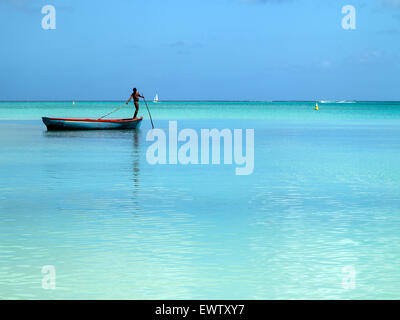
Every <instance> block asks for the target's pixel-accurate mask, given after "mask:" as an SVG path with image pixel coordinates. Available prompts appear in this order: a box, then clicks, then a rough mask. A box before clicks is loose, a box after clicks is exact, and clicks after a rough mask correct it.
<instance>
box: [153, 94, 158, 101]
mask: <svg viewBox="0 0 400 320" xmlns="http://www.w3.org/2000/svg"><path fill="white" fill-rule="evenodd" d="M153 102H159V101H158V93H156V96H155V97H154V100H153Z"/></svg>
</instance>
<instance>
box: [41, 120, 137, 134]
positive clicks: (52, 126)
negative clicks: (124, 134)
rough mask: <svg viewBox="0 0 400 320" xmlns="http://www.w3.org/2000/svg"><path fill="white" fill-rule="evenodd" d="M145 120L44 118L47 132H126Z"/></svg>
mask: <svg viewBox="0 0 400 320" xmlns="http://www.w3.org/2000/svg"><path fill="white" fill-rule="evenodd" d="M142 120H143V118H142V117H141V118H136V119H115V120H95V119H64V118H47V117H43V118H42V121H43V123H44V124H45V125H46V127H47V130H49V131H55V130H112V129H114V130H126V129H138V128H139V127H140V124H141V122H142Z"/></svg>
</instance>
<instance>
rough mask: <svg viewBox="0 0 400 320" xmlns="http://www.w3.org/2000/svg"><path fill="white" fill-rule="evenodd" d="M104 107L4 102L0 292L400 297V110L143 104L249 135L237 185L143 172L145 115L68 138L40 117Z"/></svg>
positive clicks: (207, 176)
mask: <svg viewBox="0 0 400 320" xmlns="http://www.w3.org/2000/svg"><path fill="white" fill-rule="evenodd" d="M114 105H115V107H117V106H118V103H115V102H114V103H113V102H106V103H99V102H92V103H90V102H85V103H80V102H78V103H76V104H75V105H72V103H71V102H64V103H51V102H46V103H37V102H35V103H33V102H31V103H10V102H3V103H0V119H3V120H2V121H0V219H1V224H0V298H3V299H4V298H19V299H30V298H39V299H60V298H68V299H76V298H83V299H86V298H87V299H97V298H102V299H103V298H111V299H205V298H207V299H278V298H285V299H339V298H344V299H398V298H399V297H400V273H399V271H398V270H399V266H400V198H399V194H400V170H399V169H400V161H399V159H400V157H399V156H400V151H399V150H400V148H399V147H400V139H399V138H400V126H399V124H400V104H399V103H346V104H335V103H327V104H320V110H319V111H314V110H313V103H312V102H309V103H307V102H302V103H279V102H275V103H258V102H251V103H244V102H237V103H228V102H226V103H221V102H213V103H211V102H203V103H188V102H180V103H174V102H168V103H160V104H157V105H156V104H153V103H149V107H150V108H151V111H152V115H153V119H154V122H155V125H156V127H158V128H167V127H168V121H167V120H166V119H171V120H177V121H178V128H179V129H183V128H193V129H195V130H197V131H198V132H199V131H200V129H202V128H210V129H211V128H219V129H223V128H230V129H234V128H243V129H245V128H253V129H254V130H255V167H254V173H253V174H252V175H249V176H236V175H235V167H236V165H234V164H233V165H187V166H184V165H155V166H151V165H150V164H148V163H147V161H146V156H145V154H146V150H147V147H148V146H149V145H150V144H151V142H148V141H146V134H147V131H148V130H149V128H150V124H149V121H147V120H145V122H144V123H143V126H142V128H141V130H139V131H80V132H47V131H46V129H45V127H44V125H43V124H42V123H41V121H40V120H39V119H40V117H41V116H60V117H61V116H69V117H97V116H100V115H102V114H104V113H107V112H108V111H110V110H112V108H113V107H114ZM143 107H144V106H143V105H141V108H142V109H141V110H142V113H143V114H144V115H145V116H146V113H145V109H144V108H143ZM130 111H132V110H122V111H121V112H120V113H118V115H117V116H121V117H125V116H128V115H129V112H130ZM6 119H11V120H6ZM45 265H53V266H54V267H55V268H56V289H55V290H44V289H43V288H42V278H43V276H44V275H43V274H42V273H41V268H42V267H43V266H45ZM346 266H347V267H348V266H350V267H351V268H354V270H355V271H356V278H355V288H354V289H345V288H343V283H342V282H343V278H344V274H343V273H342V269H343V267H346Z"/></svg>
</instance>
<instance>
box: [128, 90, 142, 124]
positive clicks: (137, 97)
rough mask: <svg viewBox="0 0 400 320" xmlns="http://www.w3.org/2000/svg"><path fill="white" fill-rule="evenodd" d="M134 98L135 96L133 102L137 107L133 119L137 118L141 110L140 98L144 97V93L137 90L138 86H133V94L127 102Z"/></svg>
mask: <svg viewBox="0 0 400 320" xmlns="http://www.w3.org/2000/svg"><path fill="white" fill-rule="evenodd" d="M132 98H133V103H134V104H135V108H136V111H135V114H134V116H133V119H135V118H136V116H137V114H138V112H139V98H144V97H143V96H142V95H140V93H139V91H137V90H136V88H133V92H132V94H131V96H130V97H129V100H128V101H127V102H126V104H128V103H129V101H131V99H132Z"/></svg>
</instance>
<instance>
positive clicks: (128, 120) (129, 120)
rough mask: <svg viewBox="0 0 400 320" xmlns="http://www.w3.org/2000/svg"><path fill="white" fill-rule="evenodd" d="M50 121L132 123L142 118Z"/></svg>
mask: <svg viewBox="0 0 400 320" xmlns="http://www.w3.org/2000/svg"><path fill="white" fill-rule="evenodd" d="M48 119H51V120H64V121H86V122H133V121H139V120H142V119H143V117H140V118H135V119H111V120H103V119H101V120H99V119H66V118H48Z"/></svg>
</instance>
